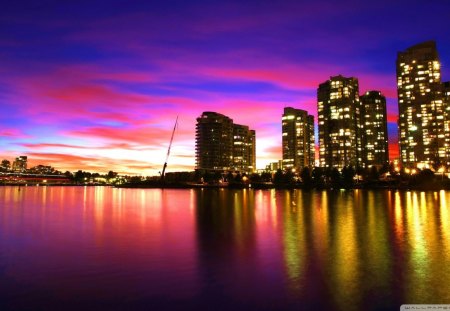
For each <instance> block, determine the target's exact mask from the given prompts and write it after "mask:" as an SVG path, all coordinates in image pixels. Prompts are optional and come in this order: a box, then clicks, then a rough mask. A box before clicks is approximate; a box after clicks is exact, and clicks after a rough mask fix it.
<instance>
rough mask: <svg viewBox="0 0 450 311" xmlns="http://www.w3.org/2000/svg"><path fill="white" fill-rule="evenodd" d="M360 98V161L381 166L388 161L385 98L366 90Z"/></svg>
mask: <svg viewBox="0 0 450 311" xmlns="http://www.w3.org/2000/svg"><path fill="white" fill-rule="evenodd" d="M360 99H361V122H362V123H361V124H362V146H361V149H362V163H363V164H364V166H372V165H376V166H382V165H383V164H388V163H389V145H388V131H387V113H386V98H385V97H384V96H383V95H381V92H379V91H368V92H366V93H365V94H364V95H362V96H361V97H360Z"/></svg>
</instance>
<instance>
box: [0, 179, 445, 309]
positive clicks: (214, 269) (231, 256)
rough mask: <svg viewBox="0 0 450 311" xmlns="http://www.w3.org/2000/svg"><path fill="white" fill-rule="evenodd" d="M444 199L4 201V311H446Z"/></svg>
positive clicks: (286, 195) (294, 195)
mask: <svg viewBox="0 0 450 311" xmlns="http://www.w3.org/2000/svg"><path fill="white" fill-rule="evenodd" d="M449 263H450V192H444V191H440V192H414V191H413V192H410V191H405V192H401V191H387V190H386V191H384V190H383V191H363V190H350V191H301V190H291V191H289V190H278V191H277V190H248V189H243V190H231V189H208V190H201V189H189V190H188V189H180V190H175V189H173V190H170V189H165V190H161V189H114V188H109V187H22V188H21V189H20V191H19V188H18V187H0V309H1V310H10V309H11V310H59V309H64V310H67V309H72V310H81V309H82V310H87V309H92V310H94V309H95V310H98V309H108V310H111V309H114V310H115V309H130V310H131V309H132V310H136V309H142V310H161V309H163V310H167V309H170V310H172V309H175V310H186V309H222V310H236V309H246V310H280V309H282V310H283V309H289V310H399V307H400V305H401V304H405V303H442V304H443V303H446V304H448V303H450V284H449V283H448V280H450V264H449Z"/></svg>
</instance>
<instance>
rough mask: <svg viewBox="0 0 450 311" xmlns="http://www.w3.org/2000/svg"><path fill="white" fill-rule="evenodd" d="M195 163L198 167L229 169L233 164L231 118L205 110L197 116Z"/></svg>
mask: <svg viewBox="0 0 450 311" xmlns="http://www.w3.org/2000/svg"><path fill="white" fill-rule="evenodd" d="M195 140H196V141H195V143H196V145H195V164H196V167H197V168H198V169H205V170H222V171H224V170H229V169H231V167H232V166H233V120H231V119H230V118H229V117H227V116H224V115H222V114H220V113H216V112H210V111H205V112H203V113H202V115H201V116H200V117H199V118H197V126H196V135H195Z"/></svg>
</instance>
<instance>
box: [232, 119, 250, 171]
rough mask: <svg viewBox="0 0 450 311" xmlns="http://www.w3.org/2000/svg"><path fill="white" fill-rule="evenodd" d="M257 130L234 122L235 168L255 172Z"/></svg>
mask: <svg viewBox="0 0 450 311" xmlns="http://www.w3.org/2000/svg"><path fill="white" fill-rule="evenodd" d="M255 146H256V145H255V131H254V130H250V129H249V127H248V126H246V125H240V124H233V169H234V170H236V171H241V172H248V173H253V172H254V171H255V169H256V154H255V153H256V150H255Z"/></svg>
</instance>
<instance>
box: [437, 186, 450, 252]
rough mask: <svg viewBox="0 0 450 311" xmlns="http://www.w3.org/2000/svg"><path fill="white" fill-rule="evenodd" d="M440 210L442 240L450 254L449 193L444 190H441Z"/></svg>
mask: <svg viewBox="0 0 450 311" xmlns="http://www.w3.org/2000/svg"><path fill="white" fill-rule="evenodd" d="M439 212H440V216H441V217H440V218H441V221H440V229H441V232H442V233H441V236H442V242H443V246H444V250H445V253H446V254H447V255H449V254H450V217H449V205H447V193H446V192H445V191H444V190H441V191H440V192H439Z"/></svg>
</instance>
